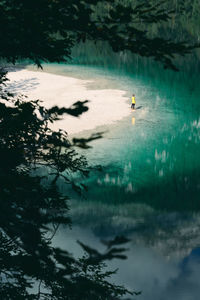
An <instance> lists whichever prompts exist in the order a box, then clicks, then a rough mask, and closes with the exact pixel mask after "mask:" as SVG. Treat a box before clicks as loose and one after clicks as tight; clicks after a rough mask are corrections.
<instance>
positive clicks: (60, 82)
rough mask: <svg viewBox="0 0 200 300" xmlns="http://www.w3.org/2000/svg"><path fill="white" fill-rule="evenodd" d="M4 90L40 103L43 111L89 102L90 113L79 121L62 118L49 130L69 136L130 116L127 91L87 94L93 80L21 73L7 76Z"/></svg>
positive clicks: (104, 91) (66, 116) (78, 118)
mask: <svg viewBox="0 0 200 300" xmlns="http://www.w3.org/2000/svg"><path fill="white" fill-rule="evenodd" d="M8 79H9V80H10V81H9V82H8V83H7V88H8V89H9V90H10V91H12V93H14V94H24V95H26V96H27V99H29V100H37V99H39V100H42V101H43V105H44V106H45V107H46V108H50V107H52V106H55V105H57V106H58V107H67V108H68V107H70V106H72V105H73V103H75V102H77V101H85V100H88V101H89V102H88V103H87V104H86V105H87V106H88V108H89V110H88V111H87V112H85V113H83V114H82V115H80V116H79V117H73V116H70V115H64V116H63V119H62V120H59V121H56V122H55V123H54V124H53V125H52V124H51V126H50V127H51V128H52V129H53V130H58V129H63V130H65V131H67V132H68V134H69V135H74V134H76V133H80V132H83V131H90V130H93V129H95V128H96V127H100V126H104V125H113V124H115V123H116V122H117V121H119V120H121V119H123V118H124V117H127V116H128V115H129V114H130V110H129V109H128V105H127V101H128V97H127V96H126V91H122V90H116V89H103V90H102V89H99V90H98V89H95V90H93V89H92V90H90V89H88V88H87V85H88V84H89V83H91V82H92V80H82V79H77V78H74V77H68V76H62V75H55V74H52V73H46V72H45V71H30V70H26V69H20V70H17V69H16V70H15V71H11V72H8Z"/></svg>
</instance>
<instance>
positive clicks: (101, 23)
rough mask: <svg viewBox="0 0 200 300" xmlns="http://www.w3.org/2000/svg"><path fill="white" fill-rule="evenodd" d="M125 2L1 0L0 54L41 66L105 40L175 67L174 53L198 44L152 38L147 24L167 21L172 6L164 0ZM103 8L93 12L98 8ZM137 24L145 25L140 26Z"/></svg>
mask: <svg viewBox="0 0 200 300" xmlns="http://www.w3.org/2000/svg"><path fill="white" fill-rule="evenodd" d="M134 3H135V1H133V3H130V4H127V5H126V6H125V5H123V4H120V3H118V1H114V0H107V1H99V0H85V1H79V0H70V1H64V0H53V1H52V0H34V1H33V0H29V1H26V0H1V1H0V27H1V28H4V30H6V34H4V30H1V31H0V39H1V47H0V57H1V58H4V59H6V60H7V61H9V62H16V60H19V59H29V60H31V61H33V62H34V63H36V64H37V65H39V66H41V63H42V62H43V61H49V62H61V61H66V59H67V58H69V57H70V54H71V49H72V47H73V46H74V45H75V44H76V43H78V42H79V41H86V40H88V39H92V40H93V41H98V40H103V41H107V42H108V43H109V44H110V45H111V47H112V49H113V50H114V51H124V50H128V51H131V52H132V53H136V54H139V55H141V56H147V57H153V58H154V59H155V60H157V61H161V62H162V63H163V64H164V66H165V67H166V68H172V69H176V67H175V66H174V64H173V62H172V60H173V58H174V56H175V55H185V54H188V53H190V51H191V50H192V49H193V48H195V47H197V46H198V45H188V44H187V43H185V42H179V43H174V42H173V41H171V40H168V39H164V38H162V37H154V38H151V37H149V36H148V30H149V28H150V27H151V26H150V25H152V24H157V23H160V22H166V21H169V18H170V15H171V14H172V13H173V10H171V9H166V8H165V7H164V6H163V5H164V3H165V1H159V2H157V3H156V4H154V3H153V4H151V3H148V2H147V1H143V2H141V3H140V4H136V5H133V4H134ZM99 5H101V7H102V6H103V7H107V9H106V10H104V11H103V13H102V12H101V13H98V11H99V10H98V9H97V8H98V7H99ZM140 24H147V25H148V26H149V28H148V26H146V28H145V30H143V29H141V28H140Z"/></svg>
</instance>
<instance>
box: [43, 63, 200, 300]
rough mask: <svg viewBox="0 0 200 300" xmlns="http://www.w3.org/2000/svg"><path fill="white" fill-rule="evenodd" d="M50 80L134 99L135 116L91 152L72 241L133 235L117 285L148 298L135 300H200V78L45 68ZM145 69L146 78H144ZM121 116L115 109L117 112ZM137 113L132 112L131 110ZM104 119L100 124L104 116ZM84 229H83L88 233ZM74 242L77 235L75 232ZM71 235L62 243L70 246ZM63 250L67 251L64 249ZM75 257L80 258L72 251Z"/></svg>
mask: <svg viewBox="0 0 200 300" xmlns="http://www.w3.org/2000/svg"><path fill="white" fill-rule="evenodd" d="M44 69H45V70H46V71H48V72H53V73H56V74H61V75H66V76H71V77H77V78H83V79H92V80H93V83H91V84H90V85H88V89H93V88H95V89H102V88H115V89H120V90H125V91H126V92H127V95H129V96H130V97H131V94H132V93H135V94H136V103H137V106H141V109H139V110H136V111H134V112H132V113H131V114H130V116H128V117H127V118H124V119H123V120H121V121H119V122H116V123H115V124H113V125H112V126H105V128H96V129H95V130H94V132H98V131H100V130H102V129H103V130H104V131H106V132H105V134H104V138H103V139H100V140H96V141H94V142H93V143H92V147H93V148H91V149H89V150H86V151H83V154H84V155H86V157H87V158H88V160H89V162H90V163H91V164H94V165H96V164H101V165H102V166H103V171H102V172H100V173H98V172H97V173H95V172H93V173H92V174H91V176H90V179H89V180H86V181H85V183H86V184H87V185H88V186H89V192H88V193H87V195H86V199H79V200H76V201H75V200H74V201H72V203H71V208H72V209H71V216H72V219H73V224H74V229H73V230H72V233H71V236H73V238H72V240H75V239H76V238H77V239H81V240H83V241H84V242H86V243H89V244H90V245H91V246H93V247H95V246H96V247H98V248H100V249H102V248H103V247H102V246H101V245H100V243H99V240H100V239H101V238H112V237H114V236H115V235H119V234H120V235H127V236H128V237H129V238H130V239H131V242H130V243H129V249H130V250H129V252H128V253H127V254H128V259H127V261H125V262H124V261H123V262H119V261H114V262H113V263H111V264H110V266H112V267H116V266H119V267H120V269H119V272H118V274H117V275H116V276H115V280H116V281H117V282H121V283H124V284H126V285H128V286H129V287H131V288H134V289H137V290H142V291H143V293H142V295H141V296H139V297H137V299H150V300H151V299H152V300H153V299H166V300H168V299H170V300H172V299H182V300H186V299H187V300H189V299H198V298H199V292H200V279H199V270H200V251H199V247H200V238H199V229H200V214H199V209H200V197H199V191H200V181H199V178H200V176H199V175H200V155H199V153H200V117H199V116H200V114H199V113H200V101H199V99H200V85H199V83H200V80H199V79H200V77H199V75H198V73H195V74H194V73H186V72H180V73H173V72H171V71H163V70H162V69H161V68H159V67H156V66H154V65H153V66H152V67H151V68H149V71H146V69H145V66H142V67H141V68H138V66H137V68H136V67H135V65H133V66H132V68H130V67H129V68H127V67H125V66H124V67H123V66H122V67H120V68H114V67H113V66H110V65H106V66H100V65H99V66H96V67H95V66H89V65H73V64H72V65H56V64H52V65H44ZM143 70H145V72H143ZM113 109H114V103H113ZM127 109H130V103H127ZM99 117H101V116H99ZM83 228H84V229H83ZM68 234H69V233H68ZM64 237H65V230H64V229H63V230H61V231H60V233H59V235H58V236H57V241H59V243H61V244H63V240H64V239H65V238H64ZM64 247H65V245H64ZM71 250H72V251H76V252H77V253H79V251H80V250H79V249H78V246H75V244H73V243H72V245H71Z"/></svg>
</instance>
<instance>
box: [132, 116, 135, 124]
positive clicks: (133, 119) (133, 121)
mask: <svg viewBox="0 0 200 300" xmlns="http://www.w3.org/2000/svg"><path fill="white" fill-rule="evenodd" d="M132 125H135V118H134V117H132Z"/></svg>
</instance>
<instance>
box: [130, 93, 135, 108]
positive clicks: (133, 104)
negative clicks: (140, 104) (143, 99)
mask: <svg viewBox="0 0 200 300" xmlns="http://www.w3.org/2000/svg"><path fill="white" fill-rule="evenodd" d="M135 104H136V102H135V95H134V94H133V95H132V98H131V108H132V109H134V108H135Z"/></svg>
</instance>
